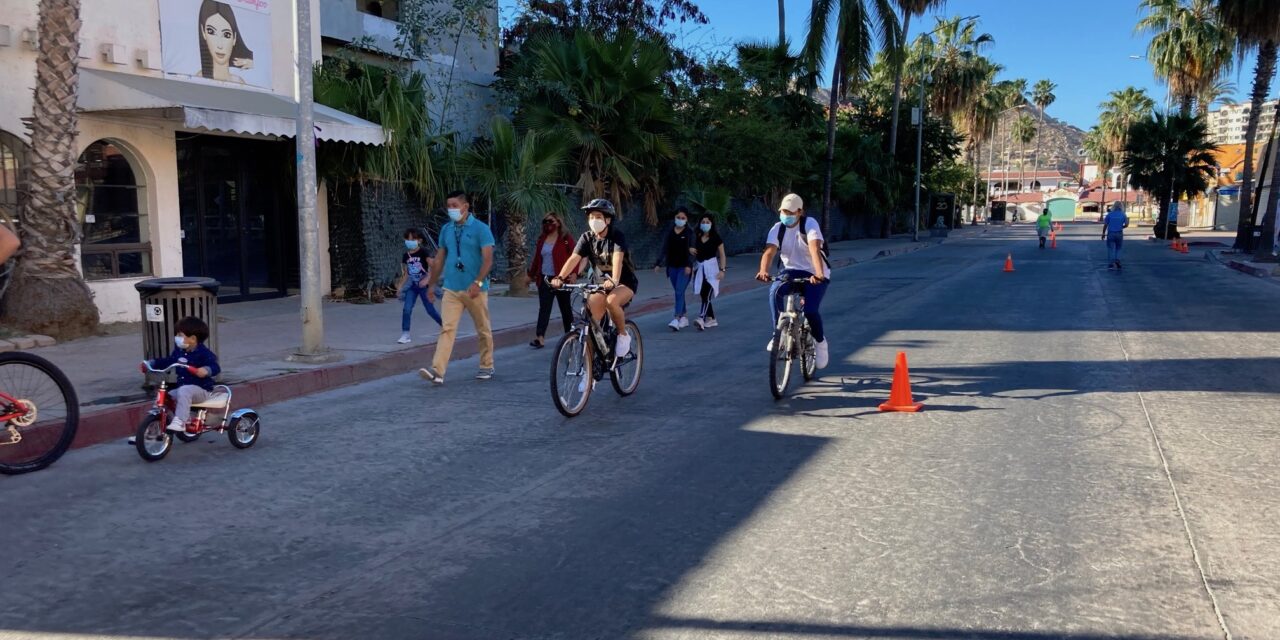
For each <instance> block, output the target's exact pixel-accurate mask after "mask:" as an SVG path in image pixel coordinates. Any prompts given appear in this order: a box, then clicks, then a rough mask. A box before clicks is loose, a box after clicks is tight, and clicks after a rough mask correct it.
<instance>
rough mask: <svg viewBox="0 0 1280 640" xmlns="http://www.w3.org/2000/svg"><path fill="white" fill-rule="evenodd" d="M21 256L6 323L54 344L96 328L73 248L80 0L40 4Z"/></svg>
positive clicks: (51, 0)
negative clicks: (47, 337) (52, 338)
mask: <svg viewBox="0 0 1280 640" xmlns="http://www.w3.org/2000/svg"><path fill="white" fill-rule="evenodd" d="M39 10H40V17H39V19H38V21H37V27H36V28H37V31H38V34H39V42H38V44H37V50H36V84H35V103H34V107H33V109H32V113H31V119H30V121H29V123H28V127H29V128H30V130H31V165H30V179H29V182H28V183H27V188H28V194H27V197H28V200H27V207H26V211H25V213H24V215H23V218H22V220H21V225H20V227H19V232H20V234H21V237H22V244H23V253H22V256H21V258H20V259H19V261H18V264H17V267H16V269H15V271H14V275H13V279H12V284H11V285H10V286H9V290H8V292H7V294H6V297H5V309H4V319H5V321H6V322H8V323H10V324H12V325H15V326H19V327H22V328H23V329H26V330H28V331H33V332H36V333H43V334H47V335H52V336H55V337H59V338H75V337H81V336H85V335H89V334H92V333H94V332H95V331H97V329H98V308H97V306H96V305H94V302H93V294H92V293H90V291H89V287H88V285H86V284H85V281H84V277H83V276H81V275H80V269H79V265H78V264H77V260H76V253H75V248H76V247H75V245H76V243H77V242H79V241H80V238H81V228H80V222H79V220H78V219H77V215H76V206H75V203H76V185H75V167H76V160H77V158H78V156H79V154H77V153H76V127H77V123H76V121H77V118H76V91H77V88H78V86H79V78H80V75H79V67H78V63H79V53H80V0H40V5H39Z"/></svg>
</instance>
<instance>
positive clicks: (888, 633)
mask: <svg viewBox="0 0 1280 640" xmlns="http://www.w3.org/2000/svg"><path fill="white" fill-rule="evenodd" d="M650 628H652V629H681V630H691V629H696V630H701V631H707V632H723V633H732V632H738V633H743V632H747V633H756V634H786V635H789V636H824V637H850V638H887V639H893V640H935V639H937V640H950V639H953V638H965V639H966V640H1193V637H1192V636H1182V635H1176V636H1175V635H1166V634H1161V635H1149V634H1111V633H1108V634H1105V635H1104V634H1097V633H1072V632H1069V631H1004V630H999V629H973V628H967V629H947V628H939V627H904V626H882V627H875V626H869V625H838V624H813V623H805V622H787V621H775V620H711V619H707V618H677V617H672V616H655V617H654V618H653V621H652V626H651V627H650Z"/></svg>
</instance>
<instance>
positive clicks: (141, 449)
mask: <svg viewBox="0 0 1280 640" xmlns="http://www.w3.org/2000/svg"><path fill="white" fill-rule="evenodd" d="M153 426H154V427H155V430H156V431H157V432H158V433H159V441H160V443H161V444H162V445H163V446H162V447H161V448H160V449H159V450H158V451H151V450H149V449H148V448H147V432H148V431H150V430H151V429H152V427H153ZM165 426H166V425H165V424H164V423H163V422H162V421H161V420H160V416H158V415H156V414H154V413H148V414H147V415H145V416H142V420H141V421H140V422H139V423H138V430H137V432H135V433H134V434H133V446H134V448H135V449H137V450H138V455H139V456H141V457H142V459H143V460H146V461H147V462H159V461H160V460H164V457H165V456H167V455H169V452H170V451H173V441H174V437H173V433H172V432H170V431H169V430H168V429H166V428H165Z"/></svg>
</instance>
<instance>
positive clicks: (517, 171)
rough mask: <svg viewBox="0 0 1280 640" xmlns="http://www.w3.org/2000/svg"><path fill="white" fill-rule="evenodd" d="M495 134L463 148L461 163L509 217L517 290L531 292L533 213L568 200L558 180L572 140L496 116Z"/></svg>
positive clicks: (510, 272)
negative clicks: (524, 128)
mask: <svg viewBox="0 0 1280 640" xmlns="http://www.w3.org/2000/svg"><path fill="white" fill-rule="evenodd" d="M489 136H490V137H489V139H488V140H482V141H480V142H477V143H476V144H475V145H474V146H472V147H471V148H470V149H468V150H467V151H465V152H464V153H463V154H462V157H461V158H460V159H459V164H460V165H461V168H462V173H463V175H464V176H466V177H467V178H468V179H469V180H470V184H472V185H473V186H474V188H475V191H476V193H477V194H478V195H482V196H484V197H487V198H490V199H491V200H492V202H493V206H494V208H495V209H496V210H497V212H498V213H501V214H502V216H503V218H504V220H505V221H506V228H507V230H506V234H505V235H504V237H503V248H504V250H505V251H506V254H507V277H508V280H507V282H509V283H511V293H510V295H513V296H526V295H528V294H529V276H528V273H527V270H528V264H529V237H528V231H527V229H528V225H529V217H530V216H533V215H542V214H544V213H546V212H548V211H554V210H556V209H559V208H561V207H563V206H564V198H563V197H562V196H561V195H560V192H559V191H558V190H557V189H556V188H555V187H554V186H553V185H554V183H555V180H556V178H557V177H558V176H559V175H560V172H561V170H562V168H563V167H564V164H565V162H566V159H567V157H568V151H569V149H568V144H566V142H565V141H564V140H563V139H562V138H559V137H556V136H554V135H550V136H548V135H543V134H539V133H537V132H534V131H526V132H524V133H523V134H518V133H517V132H516V130H515V127H514V126H512V124H511V121H510V120H507V119H506V118H504V117H502V116H496V117H494V119H493V121H492V122H491V123H490V126H489Z"/></svg>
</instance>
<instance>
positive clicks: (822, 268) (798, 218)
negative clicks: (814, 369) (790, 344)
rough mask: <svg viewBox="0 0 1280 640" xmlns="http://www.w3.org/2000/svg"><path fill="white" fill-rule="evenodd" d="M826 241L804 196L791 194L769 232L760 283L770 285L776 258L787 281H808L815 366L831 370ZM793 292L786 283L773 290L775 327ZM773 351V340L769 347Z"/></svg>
mask: <svg viewBox="0 0 1280 640" xmlns="http://www.w3.org/2000/svg"><path fill="white" fill-rule="evenodd" d="M824 242H825V241H824V239H823V237H822V229H821V227H819V225H818V222H817V221H816V220H811V219H810V218H808V217H807V216H805V215H804V200H802V199H801V198H800V196H798V195H796V194H794V193H789V194H787V195H786V196H784V197H783V198H782V204H781V205H779V207H778V223H777V224H775V225H773V228H772V229H770V230H769V235H768V237H767V238H765V247H764V255H763V256H760V272H759V273H757V274H756V279H757V280H760V281H761V282H768V281H769V280H770V279H771V276H770V275H769V264H770V263H772V262H773V259H774V257H775V256H777V257H780V258H781V260H782V273H783V275H784V276H785V277H787V278H807V279H808V281H809V282H808V283H807V284H805V285H796V286H803V287H804V291H803V292H802V295H804V317H805V319H807V320H808V321H809V331H810V333H812V334H813V340H814V342H815V344H816V345H817V350H816V360H817V362H816V363H815V364H817V365H818V368H819V369H822V368H824V367H826V366H827V361H828V359H829V357H830V356H829V350H828V347H827V336H826V334H825V333H823V330H822V313H821V309H822V296H823V295H825V294H826V292H827V285H828V284H829V283H830V278H831V264H830V263H829V262H828V261H827V256H826V248H825V244H824ZM788 293H789V291H788V290H787V288H786V287H784V286H783V284H782V283H774V285H773V287H771V288H770V289H769V298H770V304H769V308H770V309H772V311H773V323H774V324H775V325H776V324H777V323H778V314H779V313H780V312H781V309H782V305H783V304H785V298H786V296H787V294H788ZM766 349H768V350H769V351H773V340H770V341H769V345H768V346H767V347H766Z"/></svg>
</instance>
